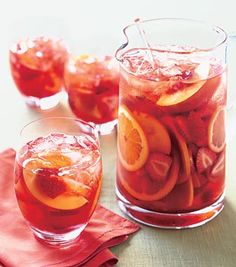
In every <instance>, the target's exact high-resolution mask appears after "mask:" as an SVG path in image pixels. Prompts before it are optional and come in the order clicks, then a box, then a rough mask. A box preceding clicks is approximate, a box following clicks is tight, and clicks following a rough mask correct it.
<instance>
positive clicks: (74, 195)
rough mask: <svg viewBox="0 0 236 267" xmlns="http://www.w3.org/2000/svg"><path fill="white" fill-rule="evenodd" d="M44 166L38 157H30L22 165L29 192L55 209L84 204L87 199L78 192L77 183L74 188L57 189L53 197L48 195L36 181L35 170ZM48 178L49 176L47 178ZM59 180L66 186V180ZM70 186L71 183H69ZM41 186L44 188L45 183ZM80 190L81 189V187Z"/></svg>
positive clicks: (66, 208)
mask: <svg viewBox="0 0 236 267" xmlns="http://www.w3.org/2000/svg"><path fill="white" fill-rule="evenodd" d="M43 168H45V164H44V162H43V161H42V160H40V159H36V158H35V159H32V160H31V161H28V162H27V164H26V165H25V166H24V170H23V177H24V181H25V184H26V186H27V188H28V190H29V191H30V192H31V194H32V195H33V196H34V197H35V198H36V199H37V200H38V201H40V202H42V203H43V204H45V205H47V206H49V207H51V208H55V209H61V210H71V209H77V208H80V207H82V206H83V205H85V204H86V203H87V202H88V200H87V199H86V198H85V197H84V196H83V195H82V194H80V193H78V187H79V184H78V185H77V187H76V186H74V188H75V189H76V190H74V191H75V192H74V191H72V190H70V189H69V190H64V188H63V190H62V191H59V193H60V194H58V195H57V194H56V195H55V197H54V196H53V197H50V194H47V193H45V192H44V191H43V190H42V185H41V187H40V186H39V183H38V181H37V170H39V169H43ZM49 179H50V178H49ZM60 182H61V183H62V182H63V183H64V184H65V186H66V187H67V184H66V181H65V182H64V181H63V180H60ZM69 186H70V187H71V183H70V184H69ZM51 187H53V184H52V183H50V184H49V188H51ZM43 188H45V183H44V184H43ZM81 190H82V189H81Z"/></svg>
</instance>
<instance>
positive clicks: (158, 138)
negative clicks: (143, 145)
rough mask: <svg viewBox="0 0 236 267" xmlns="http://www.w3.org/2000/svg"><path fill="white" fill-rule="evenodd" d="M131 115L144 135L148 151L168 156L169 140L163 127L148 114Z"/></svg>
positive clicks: (136, 113)
mask: <svg viewBox="0 0 236 267" xmlns="http://www.w3.org/2000/svg"><path fill="white" fill-rule="evenodd" d="M133 114H134V117H135V119H136V120H137V121H138V123H139V124H140V126H141V127H142V129H143V131H144V133H145V134H146V137H147V141H148V146H149V150H150V151H152V152H154V151H158V152H161V153H164V154H168V155H169V154H170V151H171V140H170V136H169V133H168V131H167V130H166V128H165V126H164V125H163V124H162V123H161V122H160V121H159V120H158V119H156V118H155V117H153V116H151V115H149V114H146V113H143V112H133Z"/></svg>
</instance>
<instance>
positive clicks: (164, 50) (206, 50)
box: [115, 17, 228, 62]
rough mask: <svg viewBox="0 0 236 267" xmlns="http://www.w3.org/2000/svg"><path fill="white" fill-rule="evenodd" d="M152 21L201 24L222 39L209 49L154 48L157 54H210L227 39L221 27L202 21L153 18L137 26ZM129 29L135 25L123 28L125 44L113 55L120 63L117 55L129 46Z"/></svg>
mask: <svg viewBox="0 0 236 267" xmlns="http://www.w3.org/2000/svg"><path fill="white" fill-rule="evenodd" d="M153 21H173V22H174V21H182V22H189V23H195V24H196V23H198V24H202V25H205V26H208V27H209V28H210V29H211V30H215V31H216V32H217V33H219V34H222V36H223V37H222V38H221V40H220V41H219V42H218V43H216V45H214V46H212V47H210V48H205V49H204V48H201V49H197V50H196V51H192V50H191V51H175V50H170V49H158V48H155V49H154V50H155V51H158V52H171V53H173V54H193V53H196V52H197V53H199V52H210V51H213V50H215V49H216V48H218V47H220V46H221V45H223V44H225V43H226V41H227V39H228V34H227V33H226V31H225V30H223V29H222V28H221V27H219V26H216V25H214V24H211V23H208V22H207V21H204V20H196V19H188V18H174V17H173V18H172V17H167V18H153V19H147V20H140V21H139V22H138V23H139V24H141V25H142V24H145V23H149V22H153ZM131 27H136V23H135V22H134V23H130V24H129V25H127V26H126V27H125V28H123V34H124V35H125V39H126V42H125V43H123V44H122V45H121V46H120V47H119V48H118V49H117V50H116V53H115V57H116V59H117V60H118V61H120V62H122V54H121V55H119V53H120V52H121V51H122V50H123V49H124V48H125V47H126V46H127V45H128V44H129V38H128V34H127V30H128V29H130V28H131Z"/></svg>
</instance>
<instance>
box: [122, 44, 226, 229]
mask: <svg viewBox="0 0 236 267" xmlns="http://www.w3.org/2000/svg"><path fill="white" fill-rule="evenodd" d="M172 48H173V47H172ZM176 49H180V50H181V49H182V48H179V47H177V48H176ZM188 49H189V48H188ZM194 52H195V53H198V51H197V50H196V49H195V50H194ZM147 53H150V50H149V51H147V50H145V49H132V50H128V51H127V52H126V53H124V54H123V55H122V60H123V61H122V65H121V72H120V76H121V77H120V109H119V121H118V165H117V189H118V193H117V195H118V199H119V204H120V206H121V208H122V209H123V210H125V212H127V213H128V214H129V215H130V216H132V217H134V218H135V219H137V220H139V221H141V222H144V223H146V224H148V225H152V226H159V227H167V228H178V227H180V228H182V227H189V226H195V225H200V224H202V223H203V222H206V221H208V220H209V219H210V218H213V217H214V216H215V215H216V214H217V213H218V212H219V211H220V210H221V209H222V207H223V204H222V198H223V193H224V187H225V128H224V127H225V126H224V125H225V124H224V122H225V121H224V115H225V105H226V71H225V67H224V64H223V63H222V62H220V61H219V60H216V58H214V57H211V58H209V61H208V62H207V63H206V62H204V61H201V60H199V58H198V57H196V58H194V57H193V56H192V54H191V53H190V54H189V55H188V54H187V55H184V51H183V55H182V54H181V53H180V54H179V55H177V56H179V58H181V60H179V58H178V57H177V56H176V58H177V59H174V56H175V55H174V53H173V54H172V53H171V52H170V53H169V54H168V53H167V54H166V53H164V52H162V51H158V50H153V51H152V52H151V53H152V57H153V60H154V62H155V66H152V62H151V63H150V60H147ZM197 55H198V54H197ZM172 56H173V57H172ZM177 214H178V215H177Z"/></svg>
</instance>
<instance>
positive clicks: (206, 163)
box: [196, 147, 217, 174]
mask: <svg viewBox="0 0 236 267" xmlns="http://www.w3.org/2000/svg"><path fill="white" fill-rule="evenodd" d="M216 158H217V156H216V153H214V152H212V151H211V150H210V149H208V148H206V147H201V148H200V149H199V150H198V153H197V159H196V165H197V171H198V173H200V174H201V173H203V172H205V171H207V170H208V169H209V168H210V167H211V166H213V164H214V162H215V160H216Z"/></svg>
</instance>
